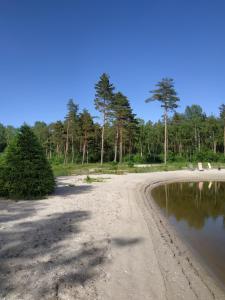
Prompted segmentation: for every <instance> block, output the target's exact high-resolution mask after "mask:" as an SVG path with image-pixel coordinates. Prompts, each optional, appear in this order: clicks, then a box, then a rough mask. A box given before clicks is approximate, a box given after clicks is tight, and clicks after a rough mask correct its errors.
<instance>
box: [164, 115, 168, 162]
mask: <svg viewBox="0 0 225 300" xmlns="http://www.w3.org/2000/svg"><path fill="white" fill-rule="evenodd" d="M164 124H165V128H164V129H165V132H164V164H166V163H167V142H168V139H167V110H166V109H165V113H164Z"/></svg>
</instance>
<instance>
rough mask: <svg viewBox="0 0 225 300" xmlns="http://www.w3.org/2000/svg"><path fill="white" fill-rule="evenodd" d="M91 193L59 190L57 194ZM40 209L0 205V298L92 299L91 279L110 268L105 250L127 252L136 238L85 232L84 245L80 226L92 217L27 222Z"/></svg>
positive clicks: (79, 213) (73, 214) (77, 214)
mask: <svg viewBox="0 0 225 300" xmlns="http://www.w3.org/2000/svg"><path fill="white" fill-rule="evenodd" d="M91 189H92V187H91V186H81V187H79V188H77V187H68V186H67V187H66V186H61V187H59V190H58V192H57V194H58V195H62V196H66V195H69V194H74V191H75V193H79V192H80V193H87V192H88V191H90V190H91ZM45 205H47V204H46V203H45V202H42V201H37V202H35V201H31V202H28V201H26V202H25V201H23V202H17V203H15V202H11V201H5V202H4V203H2V202H0V209H2V213H1V214H0V224H3V227H0V299H7V300H8V299H12V298H13V297H14V298H13V299H23V300H28V299H29V300H40V299H67V298H69V299H80V298H81V299H93V298H94V297H95V289H94V288H93V280H94V279H95V278H96V277H99V276H105V275H104V272H103V271H102V267H103V265H104V264H106V263H110V260H109V252H110V248H111V247H126V246H128V247H130V246H133V245H135V244H137V243H140V242H141V239H140V238H133V239H127V238H122V237H118V238H115V239H113V240H110V239H102V240H94V238H90V236H89V235H88V233H86V232H85V231H84V232H82V234H84V236H86V237H87V238H86V240H87V242H83V243H81V241H80V240H79V239H80V235H79V234H78V233H81V223H84V222H87V221H88V220H89V219H90V218H91V212H90V211H84V210H74V211H70V212H66V213H53V214H50V215H44V216H42V218H41V219H40V217H39V218H38V219H36V220H35V218H34V219H33V220H31V219H30V218H31V217H33V216H36V212H37V210H38V211H39V210H44V208H45ZM4 211H7V214H6V215H4ZM4 224H5V225H6V227H4ZM8 225H9V226H8ZM83 240H85V238H83ZM87 283H88V284H87ZM78 287H79V288H78Z"/></svg>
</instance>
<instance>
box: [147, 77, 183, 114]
mask: <svg viewBox="0 0 225 300" xmlns="http://www.w3.org/2000/svg"><path fill="white" fill-rule="evenodd" d="M156 87H157V88H156V89H155V90H153V91H151V93H152V94H153V95H152V97H151V98H149V99H147V100H146V102H150V101H155V100H156V101H159V102H161V107H163V108H164V109H165V110H166V111H169V110H174V109H175V108H177V106H178V105H177V102H178V101H179V100H180V99H179V98H178V97H177V93H176V91H175V89H174V80H173V79H171V78H163V79H162V80H161V81H160V82H158V83H157V84H156Z"/></svg>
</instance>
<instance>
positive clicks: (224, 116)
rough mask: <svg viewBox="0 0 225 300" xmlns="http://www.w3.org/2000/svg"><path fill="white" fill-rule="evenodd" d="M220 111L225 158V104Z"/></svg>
mask: <svg viewBox="0 0 225 300" xmlns="http://www.w3.org/2000/svg"><path fill="white" fill-rule="evenodd" d="M219 110H220V118H221V120H222V121H223V152H224V156H225V104H222V105H221V106H220V108H219Z"/></svg>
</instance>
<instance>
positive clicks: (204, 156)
mask: <svg viewBox="0 0 225 300" xmlns="http://www.w3.org/2000/svg"><path fill="white" fill-rule="evenodd" d="M192 159H193V161H208V162H217V161H218V160H219V155H218V154H217V153H214V152H213V151H210V150H202V151H200V152H196V153H194V155H193V157H192Z"/></svg>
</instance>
